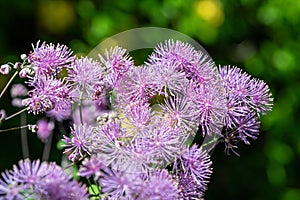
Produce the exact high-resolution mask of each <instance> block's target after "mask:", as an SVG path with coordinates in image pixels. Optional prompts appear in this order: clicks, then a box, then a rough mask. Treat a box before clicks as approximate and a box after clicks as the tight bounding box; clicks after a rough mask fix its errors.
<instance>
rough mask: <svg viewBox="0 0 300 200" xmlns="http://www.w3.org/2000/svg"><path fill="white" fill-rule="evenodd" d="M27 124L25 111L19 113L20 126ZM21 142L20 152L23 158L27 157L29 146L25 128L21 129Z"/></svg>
mask: <svg viewBox="0 0 300 200" xmlns="http://www.w3.org/2000/svg"><path fill="white" fill-rule="evenodd" d="M26 124H27V115H26V113H22V114H21V127H22V126H25V125H26ZM21 144H22V152H23V158H24V159H25V158H29V147H28V139H27V129H21Z"/></svg>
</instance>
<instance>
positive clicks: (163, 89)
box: [148, 63, 188, 96]
mask: <svg viewBox="0 0 300 200" xmlns="http://www.w3.org/2000/svg"><path fill="white" fill-rule="evenodd" d="M148 67H151V68H154V69H155V70H154V71H153V72H154V74H153V77H155V79H153V81H154V82H155V83H156V84H157V85H159V86H160V91H159V93H160V94H162V95H165V96H169V95H172V96H174V95H175V94H176V93H180V92H182V90H183V88H185V87H186V85H187V83H188V79H187V77H186V75H185V73H184V72H180V71H178V70H176V65H174V64H173V65H172V64H171V63H157V64H152V65H148Z"/></svg>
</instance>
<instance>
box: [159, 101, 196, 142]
mask: <svg viewBox="0 0 300 200" xmlns="http://www.w3.org/2000/svg"><path fill="white" fill-rule="evenodd" d="M161 107H162V109H163V111H164V113H165V115H166V118H165V120H166V121H170V124H171V126H176V127H178V128H183V129H184V130H185V131H188V132H190V133H191V134H196V133H195V131H196V130H195V129H196V128H197V126H198V124H197V123H196V122H197V117H198V115H197V107H196V104H195V103H194V102H193V101H191V100H188V99H187V98H185V97H184V96H179V95H177V96H175V97H173V96H170V97H169V98H168V99H165V104H162V105H161ZM187 136H188V134H187Z"/></svg>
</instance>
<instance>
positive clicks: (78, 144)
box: [63, 124, 95, 162]
mask: <svg viewBox="0 0 300 200" xmlns="http://www.w3.org/2000/svg"><path fill="white" fill-rule="evenodd" d="M94 137H95V128H94V127H92V126H89V125H86V124H79V125H76V124H74V126H73V128H72V131H71V136H70V137H67V136H65V135H64V139H63V142H65V145H64V146H65V147H67V148H66V149H65V151H64V153H66V154H69V156H68V158H69V160H71V161H73V162H74V161H76V160H78V159H80V158H83V157H84V156H85V155H91V153H92V151H93V149H94V146H93V142H95V141H94Z"/></svg>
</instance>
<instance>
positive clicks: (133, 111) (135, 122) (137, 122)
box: [123, 101, 151, 134]
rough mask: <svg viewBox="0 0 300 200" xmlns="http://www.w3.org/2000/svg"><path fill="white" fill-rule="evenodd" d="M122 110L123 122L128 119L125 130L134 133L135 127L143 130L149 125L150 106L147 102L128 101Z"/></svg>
mask: <svg viewBox="0 0 300 200" xmlns="http://www.w3.org/2000/svg"><path fill="white" fill-rule="evenodd" d="M124 111H125V114H124V115H125V119H123V121H124V123H126V121H129V122H128V126H126V131H127V132H131V133H132V134H134V132H136V131H137V129H138V130H143V129H145V128H146V127H147V126H148V125H149V123H150V120H151V119H150V118H151V108H150V105H149V104H148V103H145V102H143V101H135V102H130V103H129V104H128V105H127V106H126V107H125V108H124ZM129 129H132V130H129Z"/></svg>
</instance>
